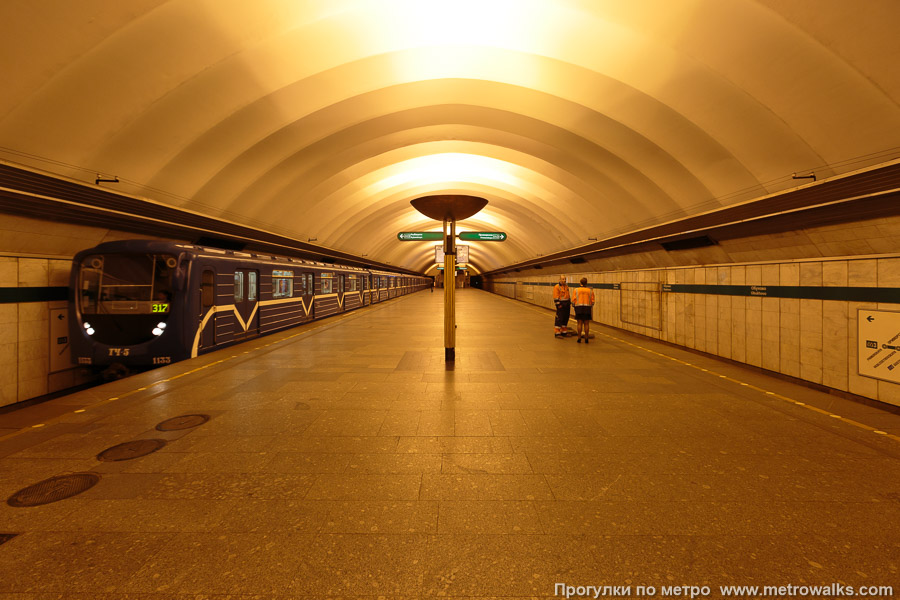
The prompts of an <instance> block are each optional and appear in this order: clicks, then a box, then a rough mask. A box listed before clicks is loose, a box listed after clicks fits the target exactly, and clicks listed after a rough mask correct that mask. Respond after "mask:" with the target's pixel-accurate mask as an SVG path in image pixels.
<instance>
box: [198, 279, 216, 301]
mask: <svg viewBox="0 0 900 600" xmlns="http://www.w3.org/2000/svg"><path fill="white" fill-rule="evenodd" d="M215 303H216V274H215V273H214V272H212V271H210V270H209V269H206V270H205V271H203V274H202V275H201V276H200V304H201V305H202V306H203V310H206V309H208V308H210V307H212V306H214V305H215Z"/></svg>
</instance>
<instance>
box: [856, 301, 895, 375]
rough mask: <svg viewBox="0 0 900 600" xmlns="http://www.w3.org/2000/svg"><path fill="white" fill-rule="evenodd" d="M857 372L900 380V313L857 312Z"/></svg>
mask: <svg viewBox="0 0 900 600" xmlns="http://www.w3.org/2000/svg"><path fill="white" fill-rule="evenodd" d="M856 314H857V318H856V326H857V332H858V336H857V357H858V361H859V374H860V375H864V376H866V377H874V378H876V379H884V380H885V381H893V382H895V383H900V312H893V311H887V310H863V309H860V310H859V311H857V313H856Z"/></svg>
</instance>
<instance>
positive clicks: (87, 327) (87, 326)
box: [84, 321, 91, 329]
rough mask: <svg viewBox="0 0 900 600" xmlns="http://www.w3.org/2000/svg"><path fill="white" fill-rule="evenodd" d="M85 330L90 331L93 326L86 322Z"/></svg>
mask: <svg viewBox="0 0 900 600" xmlns="http://www.w3.org/2000/svg"><path fill="white" fill-rule="evenodd" d="M84 328H85V329H90V328H91V324H90V323H88V322H87V321H85V322H84Z"/></svg>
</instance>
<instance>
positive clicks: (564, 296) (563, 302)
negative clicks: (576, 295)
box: [553, 275, 571, 338]
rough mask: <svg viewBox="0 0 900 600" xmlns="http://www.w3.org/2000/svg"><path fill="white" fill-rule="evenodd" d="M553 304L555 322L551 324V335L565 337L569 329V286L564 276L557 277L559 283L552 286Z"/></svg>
mask: <svg viewBox="0 0 900 600" xmlns="http://www.w3.org/2000/svg"><path fill="white" fill-rule="evenodd" d="M553 303H554V304H556V322H555V323H554V324H553V335H554V336H555V337H558V338H564V337H566V332H567V331H568V329H569V306H570V305H571V299H570V298H569V284H567V283H566V276H565V275H560V276H559V283H557V284H556V285H554V286H553Z"/></svg>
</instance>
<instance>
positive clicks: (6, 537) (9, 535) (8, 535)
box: [0, 533, 19, 544]
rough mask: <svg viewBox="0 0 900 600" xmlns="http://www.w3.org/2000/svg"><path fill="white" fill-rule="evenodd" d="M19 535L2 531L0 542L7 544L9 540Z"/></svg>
mask: <svg viewBox="0 0 900 600" xmlns="http://www.w3.org/2000/svg"><path fill="white" fill-rule="evenodd" d="M17 535H19V534H18V533H0V544H5V543H6V542H8V541H9V540H11V539H13V538H14V537H16V536H17Z"/></svg>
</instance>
